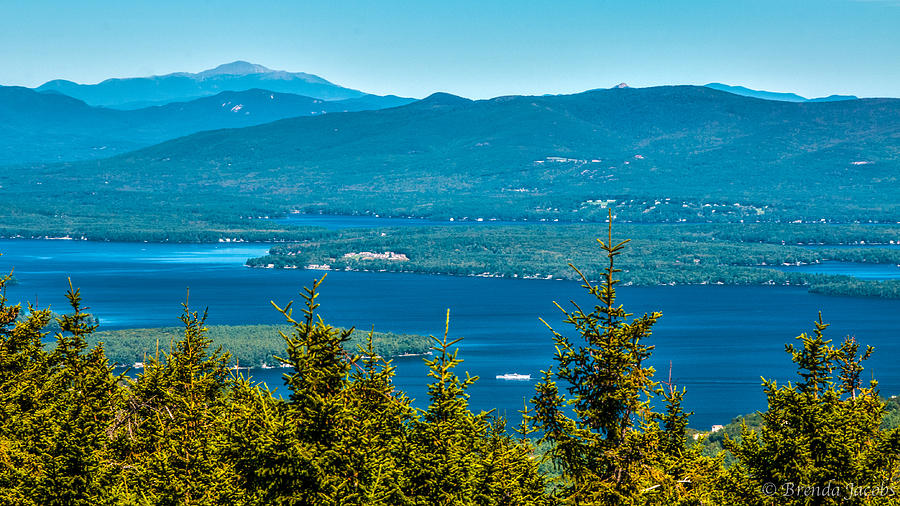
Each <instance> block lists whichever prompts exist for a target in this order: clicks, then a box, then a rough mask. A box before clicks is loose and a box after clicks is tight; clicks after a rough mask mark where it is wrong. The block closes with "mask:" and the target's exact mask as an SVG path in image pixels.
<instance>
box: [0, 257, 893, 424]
mask: <svg viewBox="0 0 900 506" xmlns="http://www.w3.org/2000/svg"><path fill="white" fill-rule="evenodd" d="M268 247H269V246H268V245H261V244H228V245H224V244H207V245H196V244H188V245H185V244H147V243H96V242H85V241H31V240H3V241H0V252H2V253H4V255H3V256H2V257H0V270H3V271H6V270H9V269H10V268H11V267H13V266H14V267H15V275H16V278H17V279H18V281H19V284H18V285H15V286H12V287H10V288H9V289H8V290H7V296H8V297H9V298H10V299H11V300H13V301H26V300H27V301H32V302H36V303H37V304H38V305H39V306H41V307H44V306H47V305H49V306H51V307H52V308H54V309H55V310H58V311H59V310H65V308H66V307H67V306H66V301H65V298H64V293H65V289H66V287H67V282H66V278H67V276H71V278H72V282H73V283H74V285H75V286H76V287H80V288H81V291H82V295H83V298H84V302H85V304H86V305H87V306H89V307H90V312H92V313H93V314H95V315H96V316H98V317H99V318H100V322H101V325H102V328H107V329H114V328H127V327H152V326H173V325H177V324H178V321H177V317H178V316H179V314H180V311H181V307H180V303H181V302H182V301H183V300H184V298H185V294H186V290H187V288H188V287H189V288H190V302H191V306H192V307H194V308H196V309H202V308H203V307H206V306H208V307H209V323H211V324H247V323H279V322H280V320H279V316H280V315H278V313H276V311H275V310H274V309H273V308H272V307H271V305H270V304H269V301H270V300H274V301H276V302H278V303H279V304H283V303H286V302H287V301H289V300H298V299H299V296H298V292H299V290H300V289H301V288H302V287H303V286H304V285H309V284H310V283H311V282H312V280H313V279H314V278H315V277H318V276H321V275H322V273H321V272H314V271H301V270H273V269H248V268H246V267H243V265H242V264H243V262H244V260H245V259H246V258H249V257H253V256H259V255H261V254H263V253H265V251H266V250H267V249H268ZM321 293H322V295H321V297H320V298H319V302H321V304H322V307H321V313H322V315H323V316H324V318H325V319H326V321H328V322H329V323H331V324H334V325H339V326H350V325H356V326H357V327H358V328H363V329H368V328H370V326H372V325H374V326H375V329H376V330H383V331H393V332H403V333H419V334H435V335H438V334H440V333H442V332H443V324H444V312H445V311H446V309H447V308H450V311H451V313H450V314H451V322H450V333H451V336H452V337H460V336H461V337H464V338H465V339H464V340H463V341H462V343H461V345H460V357H461V358H462V359H464V360H465V362H464V363H463V364H462V366H461V368H460V370H459V372H460V374H462V373H463V371H466V370H468V371H469V372H470V373H472V374H474V375H479V376H480V377H481V380H480V381H479V382H478V383H477V384H476V385H475V386H474V387H473V388H472V389H471V390H470V393H471V395H472V397H471V406H472V407H473V409H475V410H480V409H494V408H496V409H497V410H498V411H499V412H501V413H505V414H508V415H511V419H512V420H511V421H512V422H513V423H517V422H518V420H519V417H518V414H517V410H519V409H521V407H522V399H523V398H525V397H528V398H530V397H531V395H532V394H533V388H534V381H504V380H497V379H495V376H496V375H498V374H505V373H520V374H531V375H532V377H533V378H537V377H538V376H539V374H540V370H541V369H546V368H547V367H548V366H549V365H551V364H552V356H553V343H552V340H551V335H550V333H549V331H548V330H547V329H546V328H545V327H544V326H543V324H541V323H540V322H539V321H538V317H544V318H545V319H547V320H548V321H549V322H551V323H552V324H554V325H557V324H559V322H560V318H559V316H558V310H556V309H555V308H554V306H553V301H558V302H560V303H563V304H564V303H565V302H566V301H568V300H570V299H574V300H576V301H579V302H580V303H585V304H587V303H590V302H591V301H590V300H589V299H587V298H585V296H584V292H583V290H582V289H581V288H580V287H579V285H578V283H574V282H568V281H547V280H519V279H502V278H477V277H449V276H430V275H416V274H394V273H366V272H330V273H329V274H328V278H327V280H326V281H325V283H324V284H323V286H322V292H321ZM619 300H620V302H621V303H623V304H625V307H626V309H628V310H629V311H630V312H634V313H643V312H647V311H653V310H660V311H662V312H663V315H664V316H663V317H662V319H661V320H660V321H659V323H658V325H657V326H656V328H655V331H654V333H653V336H652V337H651V339H650V342H651V343H652V344H655V345H656V350H655V351H654V355H653V358H652V360H651V364H652V365H653V366H654V367H656V369H657V371H658V377H659V378H662V377H664V375H665V374H666V373H667V371H668V368H669V364H670V363H671V364H672V371H673V372H672V375H673V378H674V379H675V380H676V381H677V383H678V384H679V385H682V386H686V387H687V397H686V402H685V404H686V408H687V409H688V410H692V411H694V412H695V414H694V416H693V417H692V418H691V423H690V425H691V426H692V427H697V428H703V429H708V428H709V426H710V425H712V424H717V423H726V422H728V421H729V420H730V419H731V418H732V417H734V416H735V415H739V414H742V413H748V412H752V411H754V410H757V409H762V408H764V407H765V398H764V396H763V394H762V388H761V386H760V376H765V377H767V378H775V379H777V380H779V382H783V381H787V380H795V379H796V376H795V375H794V371H795V369H794V368H793V365H792V364H791V362H790V358H789V356H788V355H787V354H786V353H785V352H784V344H785V343H788V342H792V341H793V338H794V337H795V336H797V335H798V334H799V333H801V332H804V331H810V330H811V328H812V321H813V320H814V319H815V317H816V315H817V312H818V311H819V310H821V311H822V312H823V315H824V318H825V320H826V321H828V322H831V323H832V327H830V328H829V332H828V336H829V337H830V338H832V339H836V340H837V339H840V338H842V337H843V336H844V335H847V334H852V335H854V336H856V338H857V339H858V340H859V341H861V342H862V343H864V344H871V345H873V346H875V349H876V351H875V354H874V356H873V358H872V360H870V361H869V369H868V371H867V373H866V375H865V376H866V377H869V372H870V371H874V374H875V377H876V378H877V379H878V380H879V385H880V388H881V391H882V392H883V393H884V394H886V395H892V394H896V393H900V367H897V366H896V362H895V357H896V356H898V354H900V340H898V339H897V337H898V336H897V331H896V328H897V325H896V314H897V313H898V311H900V301H897V300H881V299H854V298H844V297H826V296H821V295H815V294H809V293H807V292H806V291H805V290H804V289H802V288H797V287H779V286H752V287H730V286H713V285H705V286H665V287H622V288H621V290H620V299H619ZM560 328H562V327H561V326H560ZM395 362H396V365H397V366H398V376H397V378H396V383H397V385H398V386H400V387H401V388H403V389H404V390H405V391H406V392H408V393H409V395H410V396H411V397H414V398H415V399H416V404H417V405H419V406H423V405H424V402H425V401H426V389H425V384H426V381H427V379H426V377H425V373H426V368H425V366H424V365H423V363H422V360H421V359H420V358H404V359H397V360H396V361H395ZM282 372H283V371H278V370H268V371H265V370H255V371H254V372H253V375H254V377H255V378H258V379H262V380H265V381H266V382H267V383H268V384H269V385H270V386H272V387H275V386H277V385H279V384H280V377H281V374H282Z"/></svg>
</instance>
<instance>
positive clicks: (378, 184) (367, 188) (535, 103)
mask: <svg viewBox="0 0 900 506" xmlns="http://www.w3.org/2000/svg"><path fill="white" fill-rule="evenodd" d="M898 117H900V100H897V99H861V100H847V101H837V102H808V103H792V102H784V101H771V100H758V99H753V98H748V97H742V96H739V95H735V94H731V93H726V92H721V91H717V90H713V89H710V88H706V87H698V86H665V87H655V88H616V89H610V90H596V91H591V92H585V93H580V94H575V95H559V96H544V97H533V96H509V97H499V98H495V99H490V100H477V101H473V100H468V99H465V98H462V97H457V96H453V95H449V94H443V93H439V94H435V95H432V96H430V97H428V98H426V99H423V100H421V101H417V102H413V103H410V104H408V105H404V106H400V107H394V108H389V109H381V110H375V111H361V112H351V113H345V114H326V115H322V116H318V117H297V118H289V119H283V120H279V121H275V122H272V123H266V124H263V125H259V126H253V127H246V128H240V129H227V130H215V131H205V132H200V133H196V134H193V135H190V136H187V137H181V138H178V139H175V140H171V141H167V142H165V143H162V144H158V145H154V146H151V147H148V148H144V149H141V150H138V151H134V152H131V153H127V154H124V155H120V156H116V157H113V158H108V159H103V160H97V161H92V162H90V163H72V164H52V165H44V166H32V167H29V168H27V169H23V170H18V171H16V177H15V178H9V177H7V178H5V179H2V178H0V185H2V186H3V188H4V190H3V191H4V192H5V193H6V194H7V195H17V196H19V197H20V198H19V200H17V201H16V206H17V209H19V210H21V209H23V208H27V209H32V210H33V212H34V213H37V214H36V215H42V216H43V215H46V216H52V215H60V213H64V214H65V215H66V216H70V218H68V219H75V218H74V216H81V218H79V219H83V220H87V221H90V220H93V219H94V218H90V217H91V216H107V217H109V216H119V215H124V216H129V217H132V218H129V219H133V217H134V216H147V217H149V216H153V215H158V214H159V213H167V214H168V215H171V216H178V217H179V219H188V218H187V217H190V219H191V220H193V221H197V220H201V221H203V222H212V221H216V222H219V223H230V224H231V225H229V226H230V227H236V226H238V225H237V224H236V223H239V219H240V218H241V217H242V216H243V217H244V218H246V217H247V216H248V215H264V214H268V215H271V214H277V213H284V212H288V211H291V210H302V211H306V212H331V213H338V214H353V213H378V214H382V215H414V216H426V217H433V218H440V219H447V218H448V217H454V216H455V217H465V216H468V217H483V218H485V219H489V218H492V217H496V218H508V219H521V218H529V219H538V218H543V219H559V220H576V221H577V220H582V219H584V220H596V219H603V218H604V217H605V213H606V210H605V208H604V207H603V206H601V205H599V203H604V202H608V201H609V200H612V201H615V203H616V212H617V213H619V214H620V216H622V217H625V218H627V219H631V220H638V221H641V220H650V221H679V220H686V221H708V220H713V221H737V220H740V219H750V220H753V221H756V220H761V221H790V220H804V221H812V220H819V219H828V220H838V221H852V220H870V219H877V220H884V219H896V217H897V216H900V199H898V197H897V196H898V195H900V180H898V178H897V174H898V173H900V122H898V121H897V118H898ZM38 183H40V185H38ZM35 185H38V186H35ZM51 195H54V196H55V197H54V199H53V200H51V199H50V196H51ZM64 195H70V196H71V197H70V198H62V197H60V196H64ZM79 195H81V196H83V195H93V197H91V198H92V199H95V200H96V203H92V202H94V200H91V201H84V200H83V197H79ZM60 199H61V200H60ZM79 199H82V200H79ZM60 201H63V202H72V201H78V202H81V206H80V207H78V208H73V207H71V206H69V207H66V208H60V207H59V205H58V204H55V203H54V202H60ZM63 209H65V211H63ZM113 209H114V210H115V211H112V210H113ZM148 213H149V214H148ZM154 213H155V214H154ZM35 219H36V218H35ZM107 219H112V218H107ZM148 219H149V218H148Z"/></svg>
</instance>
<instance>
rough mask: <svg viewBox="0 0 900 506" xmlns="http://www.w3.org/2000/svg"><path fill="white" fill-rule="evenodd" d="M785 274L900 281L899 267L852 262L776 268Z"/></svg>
mask: <svg viewBox="0 0 900 506" xmlns="http://www.w3.org/2000/svg"><path fill="white" fill-rule="evenodd" d="M778 270H781V271H785V272H805V273H808V274H834V275H840V276H853V277H855V278H860V279H868V280H874V279H900V265H895V264H867V263H854V262H832V261H829V262H822V263H819V264H808V265H790V266H781V267H778Z"/></svg>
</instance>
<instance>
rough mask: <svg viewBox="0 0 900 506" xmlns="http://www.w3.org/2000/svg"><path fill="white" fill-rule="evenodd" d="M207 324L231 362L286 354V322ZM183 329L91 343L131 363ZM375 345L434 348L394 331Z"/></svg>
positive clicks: (105, 336) (120, 333) (385, 349)
mask: <svg viewBox="0 0 900 506" xmlns="http://www.w3.org/2000/svg"><path fill="white" fill-rule="evenodd" d="M206 328H207V335H208V336H209V339H210V340H211V343H212V344H211V346H212V347H213V348H216V347H219V346H221V347H222V348H223V349H225V350H228V352H229V354H230V358H231V362H230V363H232V364H235V365H239V366H241V367H259V366H260V365H263V364H265V365H268V366H278V365H280V362H278V361H277V360H276V359H275V357H281V356H284V346H285V343H284V339H282V337H281V335H280V334H279V333H280V332H288V331H289V330H290V327H289V326H287V325H208V326H207V327H206ZM182 332H183V329H180V328H178V327H158V328H149V329H122V330H106V331H102V332H99V331H98V332H94V333H92V334H91V335H90V337H89V338H88V345H90V346H93V345H95V344H97V343H100V342H102V343H103V348H104V350H105V352H106V357H107V358H108V359H109V361H110V362H114V363H117V364H119V365H126V366H130V365H131V364H133V363H135V362H144V361H145V360H146V358H147V357H152V356H155V355H156V353H157V348H158V349H159V350H160V352H161V353H163V354H165V353H166V352H167V351H168V350H170V349H171V346H172V344H173V343H175V342H176V341H178V339H179V338H180V336H181V334H182ZM368 336H369V332H364V331H362V330H359V329H355V330H353V333H352V334H350V340H349V341H347V349H348V350H351V351H352V350H356V346H357V345H363V344H365V342H366V339H367V338H368ZM372 345H373V347H374V349H375V353H376V354H378V355H379V356H383V357H396V356H398V355H404V354H422V353H427V352H428V351H429V349H430V348H431V343H430V341H429V339H428V337H426V336H419V335H411V334H394V333H391V332H373V333H372Z"/></svg>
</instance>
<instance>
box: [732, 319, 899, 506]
mask: <svg viewBox="0 0 900 506" xmlns="http://www.w3.org/2000/svg"><path fill="white" fill-rule="evenodd" d="M814 325H815V326H814V328H813V333H812V334H806V333H804V334H801V335H800V336H798V337H797V340H798V341H800V346H795V345H793V344H788V345H786V346H785V350H786V351H787V352H788V353H789V354H790V355H791V360H792V361H793V362H794V363H795V364H796V365H797V372H798V375H799V376H800V380H799V381H798V382H797V383H795V384H794V383H788V384H787V385H780V386H779V385H778V384H777V383H776V382H775V381H773V380H764V381H763V386H764V389H765V393H766V398H767V399H768V410H767V411H766V412H764V413H762V420H763V424H762V427H761V428H760V430H759V431H758V432H756V431H751V430H749V429H748V428H747V426H746V425H744V426H743V430H742V433H741V437H740V439H739V440H732V439H730V438H726V439H725V443H724V446H725V448H726V449H728V450H729V451H731V452H732V453H733V454H734V456H735V458H736V459H737V464H736V465H735V466H733V467H732V469H730V473H729V474H730V480H731V482H732V486H731V487H730V490H732V491H734V492H735V494H734V495H733V496H732V497H733V500H735V501H740V502H745V503H756V504H767V503H771V502H772V501H773V500H774V501H775V502H777V503H778V504H888V503H891V504H896V503H898V502H900V487H897V486H896V485H895V483H896V480H897V479H898V478H900V467H898V464H900V430H898V429H894V430H883V429H882V428H881V423H882V417H883V415H884V402H883V401H882V400H881V398H879V396H878V391H877V382H876V381H875V380H874V379H873V380H872V381H871V382H870V383H869V385H868V386H863V385H862V380H861V373H862V371H863V367H862V363H863V362H864V361H865V360H866V359H868V358H869V357H870V356H871V354H872V351H873V349H872V348H871V347H867V348H866V349H865V351H863V352H860V349H859V348H860V346H859V344H858V343H857V342H856V341H855V339H853V338H851V337H848V338H846V339H845V340H844V341H843V342H842V343H841V345H840V346H834V345H832V344H831V340H826V339H825V337H824V332H825V329H826V328H827V327H828V324H826V323H824V322H823V321H822V315H821V314H820V315H819V318H818V320H816V321H815V323H814Z"/></svg>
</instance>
